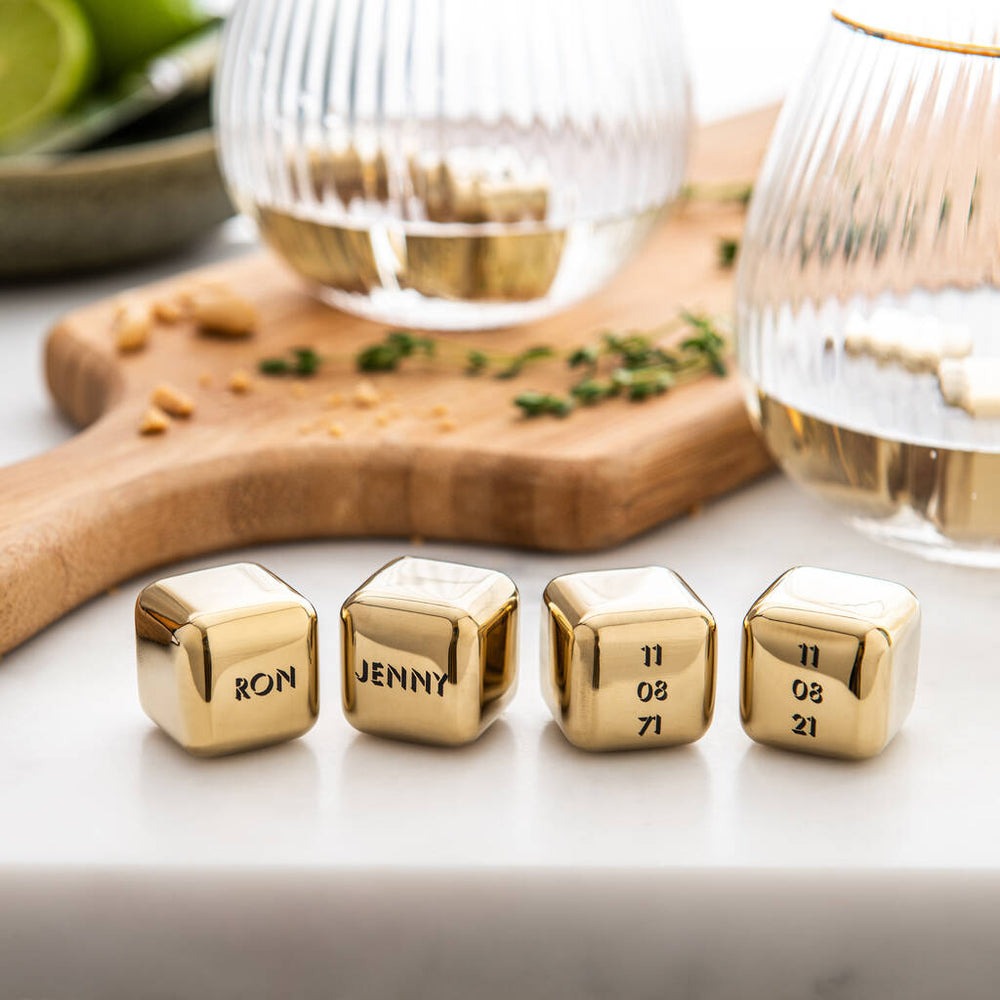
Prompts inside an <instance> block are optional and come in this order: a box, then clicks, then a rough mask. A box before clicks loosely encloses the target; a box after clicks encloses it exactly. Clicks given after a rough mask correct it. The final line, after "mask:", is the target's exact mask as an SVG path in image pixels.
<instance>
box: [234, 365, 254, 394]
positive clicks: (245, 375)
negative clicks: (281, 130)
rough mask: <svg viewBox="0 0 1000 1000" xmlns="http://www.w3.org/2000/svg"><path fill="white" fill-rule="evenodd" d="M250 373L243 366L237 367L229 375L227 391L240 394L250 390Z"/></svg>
mask: <svg viewBox="0 0 1000 1000" xmlns="http://www.w3.org/2000/svg"><path fill="white" fill-rule="evenodd" d="M251 384H252V383H251V381H250V373H249V372H248V371H246V369H244V368H237V369H236V371H234V372H233V373H232V375H230V376H229V391H230V392H235V393H239V394H242V393H244V392H249V391H250V386H251Z"/></svg>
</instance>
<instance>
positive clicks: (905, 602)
mask: <svg viewBox="0 0 1000 1000" xmlns="http://www.w3.org/2000/svg"><path fill="white" fill-rule="evenodd" d="M919 643H920V607H919V605H918V603H917V599H916V598H915V597H914V596H913V594H912V592H911V591H909V590H908V589H907V588H906V587H903V586H901V585H900V584H898V583H889V582H888V581H886V580H876V579H874V578H872V577H867V576H856V575H854V574H853V573H837V572H834V571H833V570H825V569H811V568H809V567H799V568H797V569H791V570H789V571H788V572H787V573H785V574H784V576H781V577H779V578H778V580H777V581H775V583H773V584H772V585H771V586H770V587H769V588H768V589H767V590H766V591H765V592H764V593H763V594H762V595H761V597H760V598H758V600H757V601H756V603H755V604H754V606H753V607H752V608H751V609H750V610H749V612H747V616H746V618H745V619H744V622H743V684H742V692H741V697H740V714H741V716H742V719H743V728H744V729H745V730H746V731H747V734H748V735H749V736H750V737H751V738H752V739H755V740H757V741H758V742H759V743H767V744H769V745H771V746H776V747H784V748H785V749H788V750H802V751H806V752H807V753H817V754H826V755H829V756H835V757H873V756H875V754H878V753H881V751H882V750H883V749H884V748H885V746H886V745H887V744H888V743H889V741H890V740H891V739H892V738H893V736H895V735H896V733H897V732H898V731H899V727H900V726H901V725H902V724H903V721H904V720H905V719H906V716H907V715H908V714H909V711H910V707H911V705H912V704H913V695H914V692H915V690H916V683H917V655H918V648H919Z"/></svg>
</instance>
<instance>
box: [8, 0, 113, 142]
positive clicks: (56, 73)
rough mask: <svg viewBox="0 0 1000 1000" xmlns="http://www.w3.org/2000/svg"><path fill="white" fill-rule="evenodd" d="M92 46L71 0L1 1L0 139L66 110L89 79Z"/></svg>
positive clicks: (92, 57)
mask: <svg viewBox="0 0 1000 1000" xmlns="http://www.w3.org/2000/svg"><path fill="white" fill-rule="evenodd" d="M95 51H96V50H95V46H94V38H93V35H92V34H91V32H90V27H89V26H88V24H87V20H86V18H85V17H84V15H83V13H82V12H81V11H80V8H79V7H78V6H77V5H76V3H75V2H74V0H0V143H2V142H3V141H4V140H6V139H9V138H11V137H12V136H14V135H17V134H19V133H22V132H27V131H29V130H30V129H32V128H33V127H34V126H36V125H38V124H40V123H41V122H43V121H44V120H45V119H46V118H50V117H52V116H53V115H57V114H59V113H60V112H62V111H65V110H66V108H68V107H69V106H70V105H71V104H72V103H73V102H74V101H75V100H76V99H77V98H78V97H79V96H80V95H81V94H82V93H83V92H84V91H85V90H86V89H87V86H88V85H89V84H90V82H91V80H92V79H93V75H94V69H95Z"/></svg>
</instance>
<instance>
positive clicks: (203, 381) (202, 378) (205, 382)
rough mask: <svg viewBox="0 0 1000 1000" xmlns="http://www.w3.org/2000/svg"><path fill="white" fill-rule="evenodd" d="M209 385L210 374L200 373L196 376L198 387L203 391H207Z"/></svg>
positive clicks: (210, 382) (210, 380) (210, 381)
mask: <svg viewBox="0 0 1000 1000" xmlns="http://www.w3.org/2000/svg"><path fill="white" fill-rule="evenodd" d="M211 384H212V373H211V372H202V373H201V374H200V375H199V376H198V385H200V386H201V387H202V388H203V389H207V388H208V387H209V386H210V385H211Z"/></svg>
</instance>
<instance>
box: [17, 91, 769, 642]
mask: <svg viewBox="0 0 1000 1000" xmlns="http://www.w3.org/2000/svg"><path fill="white" fill-rule="evenodd" d="M773 121H774V112H773V111H771V110H768V111H763V112H759V113H755V114H753V115H750V116H746V117H743V118H740V119H735V120H732V121H730V122H726V123H721V124H719V125H714V126H711V127H709V128H705V129H702V130H701V131H700V132H699V133H698V135H697V138H696V148H695V153H694V158H693V162H692V170H691V176H692V178H693V179H694V180H695V181H699V182H701V181H704V182H724V181H727V180H734V181H738V180H746V179H748V178H750V177H752V176H754V174H755V172H756V169H757V166H758V164H759V161H760V157H761V155H762V153H763V149H764V146H765V144H766V140H767V137H768V135H769V133H770V129H771V126H772V125H773ZM741 226H742V211H741V210H740V209H739V208H738V207H737V206H734V205H732V204H719V203H710V202H701V201H692V202H689V203H686V204H684V205H682V206H681V207H679V208H677V209H676V210H675V211H674V213H673V214H672V216H671V217H670V219H669V220H668V221H667V222H666V223H665V224H664V225H663V226H662V227H661V228H660V229H659V230H658V231H657V232H656V233H655V234H654V235H653V237H652V238H651V240H650V242H649V244H648V245H647V246H646V247H645V248H644V249H643V251H642V252H641V253H640V254H639V256H638V257H637V258H636V259H634V260H633V261H632V262H631V263H630V264H629V265H628V266H627V267H626V268H625V269H624V270H623V271H622V273H621V274H620V275H619V276H618V277H617V278H616V279H615V280H614V281H613V282H612V283H611V284H610V285H609V286H608V287H607V288H606V289H605V290H604V291H603V292H601V293H600V294H598V295H597V296H595V297H593V298H591V299H589V300H587V301H585V302H583V303H581V304H580V305H578V306H576V307H575V308H573V309H571V310H570V311H568V312H566V313H563V314H561V315H559V316H556V317H554V318H551V319H548V320H545V321H542V322H539V323H534V324H531V325H530V326H527V327H523V328H519V329H516V330H511V331H498V332H493V333H475V334H451V335H449V336H451V337H452V338H454V339H456V340H459V341H460V342H461V343H463V344H464V345H467V346H469V347H472V346H476V347H479V346H484V347H491V346H496V345H500V344H501V343H502V344H503V345H504V346H505V347H506V346H508V345H509V346H510V347H512V348H516V347H518V346H527V345H530V344H537V343H551V344H562V345H566V346H570V345H575V344H579V343H583V342H585V341H587V340H588V339H590V338H591V337H593V336H594V335H595V334H597V333H599V332H600V331H601V330H603V329H606V328H612V327H613V328H616V329H622V328H629V327H631V328H648V327H653V326H657V325H658V324H660V323H662V322H663V321H664V320H665V319H667V318H669V317H671V316H672V315H674V314H675V313H676V311H677V309H678V307H687V308H692V309H699V310H705V311H708V312H712V313H727V312H728V311H729V310H730V309H731V304H732V281H733V273H732V271H725V270H722V269H720V268H719V267H718V266H717V263H716V245H717V240H718V238H719V237H720V236H736V235H738V234H739V232H740V229H741ZM194 276H195V277H207V278H210V279H219V280H222V281H225V282H227V283H229V284H230V285H232V286H233V287H234V288H235V289H237V290H238V291H239V292H240V293H242V294H243V295H245V296H247V297H249V298H251V299H252V300H253V301H254V302H255V303H256V304H257V306H258V307H259V310H260V314H261V323H260V328H259V330H258V332H257V333H256V334H255V335H254V336H253V337H252V338H250V339H248V340H246V341H238V342H237V341H223V340H219V339H214V338H210V337H206V336H203V335H199V334H198V333H197V332H196V331H195V330H194V329H193V328H192V327H191V325H189V324H186V323H179V324H176V325H174V326H162V327H157V328H156V329H155V330H154V331H153V334H152V337H151V339H150V342H149V344H148V346H147V347H146V348H145V349H144V350H142V351H140V352H138V353H136V354H134V355H120V354H118V353H116V351H115V349H114V345H113V341H112V337H111V334H110V328H111V325H112V320H113V316H114V313H115V308H116V306H115V303H114V302H111V301H105V302H98V303H96V304H94V305H92V306H89V307H87V308H84V309H81V310H79V311H77V312H74V313H72V314H70V315H68V316H66V317H65V318H64V319H63V320H62V321H61V322H60V323H59V324H58V325H57V326H56V328H55V329H54V330H52V332H51V334H50V336H49V339H48V342H47V347H46V370H47V374H48V380H49V385H50V388H51V391H52V394H53V396H54V398H55V400H56V402H57V403H58V404H59V406H60V407H61V408H62V409H63V410H64V411H65V413H66V414H68V415H69V417H70V418H71V419H72V420H73V421H74V422H75V423H76V424H77V425H79V426H80V427H85V428H86V430H85V431H83V432H82V433H81V434H79V435H77V436H76V437H75V438H73V439H72V440H70V441H69V442H67V443H66V444H64V445H62V446H61V447H59V448H57V449H55V450H54V451H52V452H50V453H48V454H46V455H42V456H40V457H38V458H35V459H31V460H29V461H26V462H22V463H20V464H18V465H15V466H11V467H9V468H7V469H3V470H0V652H2V651H4V650H7V649H10V648H12V647H14V646H16V645H17V644H18V643H20V642H22V641H24V640H25V639H26V638H28V637H29V636H31V635H32V634H34V633H35V632H36V631H38V630H39V629H40V628H42V627H44V626H45V625H46V624H48V623H49V622H51V621H52V620H54V619H55V618H57V617H58V616H59V615H61V614H63V613H65V612H66V611H68V610H69V609H71V608H73V607H75V606H76V605H77V604H79V603H81V602H82V601H84V600H86V599H87V598H88V597H91V596H93V595H94V594H96V593H99V592H100V591H102V590H104V589H106V588H108V587H110V586H112V585H114V584H116V583H118V582H120V581H122V580H124V579H127V578H129V577H131V576H133V575H135V574H136V573H139V572H142V571H146V570H149V569H150V568H152V567H155V566H161V565H165V564H167V563H170V562H173V561H176V560H179V559H183V558H187V557H191V556H195V555H198V554H201V553H205V552H210V551H214V550H220V549H226V548H230V547H234V546H240V545H248V544H253V543H258V542H264V541H274V540H281V539H293V538H304V537H320V536H358V535H372V536H412V535H420V536H423V537H426V538H449V539H464V540H469V541H478V542H488V543H494V544H500V545H513V546H526V547H532V548H542V549H549V550H584V549H597V548H602V547H606V546H611V545H614V544H616V543H619V542H621V541H623V540H625V539H627V538H629V537H631V536H633V535H636V534H637V533H639V532H642V531H644V530H646V529H648V528H650V527H651V526H653V525H655V524H657V523H658V522H660V521H662V520H664V519H666V518H670V517H674V516H676V515H678V514H681V513H684V512H686V511H688V510H690V509H691V508H692V507H693V506H695V505H696V504H698V503H700V502H701V501H703V500H705V499H707V498H710V497H714V496H717V495H719V494H721V493H724V492H725V491H727V490H731V489H733V488H734V487H736V486H739V485H740V484H742V483H745V482H747V481H748V480H750V479H752V478H753V477H755V476H757V475H759V474H760V473H761V472H763V471H764V470H765V469H767V468H768V467H769V460H768V458H767V456H766V454H765V452H764V451H763V449H762V447H761V445H760V444H759V443H758V442H757V440H756V438H755V436H754V434H753V432H752V430H751V427H750V424H749V422H748V420H747V418H746V416H745V414H744V409H743V405H742V401H741V393H740V389H739V385H738V380H737V377H736V376H735V375H730V376H729V377H727V378H725V379H717V378H705V379H703V380H702V381H700V382H697V383H695V384H692V385H689V386H683V387H680V388H678V389H676V390H675V391H673V392H671V393H669V394H668V395H666V396H663V397H660V398H657V399H653V400H650V401H647V402H643V403H629V402H627V401H625V400H613V401H610V402H608V403H605V404H602V405H600V406H598V407H595V408H593V409H581V410H579V411H577V412H576V413H574V414H573V416H572V417H570V418H569V419H566V420H559V419H556V418H542V419H537V420H526V419H523V418H520V417H519V416H518V414H517V411H516V410H515V408H514V407H513V406H512V405H511V398H512V396H513V395H514V394H515V393H516V392H518V391H521V390H524V389H529V388H532V389H548V388H553V389H555V388H558V389H560V390H561V391H565V388H566V386H567V384H568V381H567V372H566V370H565V368H564V366H562V365H560V364H558V363H552V364H546V365H544V366H542V367H539V368H537V369H532V370H531V371H530V372H529V373H528V374H525V375H522V376H521V377H520V378H518V379H517V380H515V381H513V382H507V381H497V380H493V379H489V378H479V379H470V378H467V377H465V376H463V375H461V374H456V373H448V372H443V371H438V370H434V369H433V368H431V367H428V366H426V365H423V366H422V365H421V364H420V363H416V364H414V365H413V366H411V367H408V368H406V369H404V370H401V371H399V372H394V373H388V374H385V375H379V376H375V377H374V378H373V379H372V381H373V382H374V383H375V384H376V386H377V388H378V390H379V392H380V393H383V394H387V395H391V396H392V400H391V403H389V402H387V403H386V405H384V406H380V407H377V408H374V409H362V408H358V407H355V406H352V405H351V403H350V395H351V393H352V392H353V391H354V389H355V387H356V386H357V384H358V382H359V381H360V376H359V375H358V374H357V373H356V372H355V371H354V370H353V369H352V366H351V364H350V360H349V359H350V358H351V357H352V356H353V355H354V354H355V353H356V352H357V350H358V349H359V347H360V346H363V345H365V344H367V343H370V342H373V341H375V340H378V339H380V338H381V337H382V336H383V335H384V328H382V327H380V326H378V325H375V324H372V323H369V322H366V321H364V320H361V319H356V318H354V317H351V316H347V315H344V314H341V313H338V312H335V311H333V310H331V309H329V308H328V307H326V306H323V305H321V304H319V303H317V302H316V301H315V300H313V299H312V298H311V297H310V296H309V295H308V294H307V293H306V292H305V291H304V290H303V288H302V286H301V285H300V283H299V282H298V281H297V279H296V278H295V277H294V276H293V275H291V274H290V273H289V272H288V271H286V270H285V268H284V267H283V266H282V265H281V264H279V263H278V262H277V261H276V260H275V259H274V258H272V257H270V256H268V255H266V254H254V255H252V256H250V257H248V258H246V259H242V260H239V261H236V262H230V263H227V264H225V265H222V266H218V267H214V268H211V269H209V270H208V271H202V272H199V273H198V274H197V275H194ZM192 277H193V276H192V275H190V274H189V275H180V276H178V277H177V278H175V279H171V280H169V281H167V282H163V283H161V284H159V285H156V286H149V287H146V288H142V289H136V290H135V291H134V293H133V295H134V297H137V298H146V297H148V298H149V299H150V300H155V299H158V298H161V297H163V296H165V295H169V294H172V293H174V292H176V291H177V289H178V287H180V286H181V285H184V284H190V282H191V279H192ZM300 344H312V345H314V346H315V347H316V348H317V349H318V350H319V351H321V353H323V354H324V355H330V356H334V357H343V359H344V360H343V362H342V363H339V362H338V363H332V364H328V365H326V366H324V368H323V371H322V373H321V374H320V375H318V376H316V377H315V378H313V379H310V380H302V382H301V388H298V389H296V388H294V383H293V382H292V381H291V380H286V379H265V378H263V377H255V379H254V384H253V387H252V389H251V391H250V392H248V393H246V394H245V395H236V394H233V393H231V392H229V391H228V390H227V388H226V381H227V379H228V377H229V375H230V373H231V372H232V371H234V370H235V369H238V368H246V369H248V370H251V371H253V370H254V369H255V367H256V362H257V360H258V359H259V358H260V357H262V356H264V355H271V354H276V353H280V352H281V351H283V350H284V349H286V348H288V347H291V346H294V345H300ZM206 373H210V374H211V384H210V385H207V386H205V385H200V384H199V379H200V378H201V377H202V376H204V375H205V374H206ZM164 380H166V381H169V382H171V383H173V384H175V385H177V386H178V387H180V388H182V389H184V390H186V391H187V392H189V393H190V394H191V395H192V396H193V397H194V399H195V402H196V405H197V409H196V412H195V413H194V415H192V416H191V417H190V418H189V419H187V420H175V421H173V423H172V426H171V428H170V430H169V431H168V432H167V433H165V434H163V435H161V436H158V437H140V436H139V435H138V434H137V432H136V427H137V425H138V422H139V420H140V417H141V415H142V413H143V412H144V410H145V409H146V408H147V405H148V400H149V395H150V392H151V390H152V388H153V387H154V386H155V385H156V384H158V383H160V382H162V381H164ZM334 391H340V392H342V393H343V394H344V395H345V396H346V397H348V402H347V403H346V404H345V405H344V406H341V407H339V408H337V409H329V408H327V403H326V402H325V401H326V400H327V397H329V395H330V394H331V393H332V392H334ZM438 404H446V405H447V406H448V410H449V413H448V419H449V420H451V421H453V422H454V424H455V425H456V426H455V428H454V429H451V430H443V429H441V427H440V424H441V420H440V418H433V417H431V416H430V413H431V411H432V409H433V408H434V407H435V406H437V405H438ZM389 406H391V407H393V408H394V409H393V412H397V411H398V412H399V414H400V416H399V417H398V418H396V419H392V420H390V421H388V422H387V423H386V425H385V426H381V425H380V423H379V415H380V414H382V415H383V416H382V419H383V421H384V420H385V419H386V418H385V414H386V413H387V410H388V407H389ZM331 422H337V423H338V424H340V425H341V427H342V428H343V436H342V437H334V436H332V435H331V434H330V433H329V430H328V425H329V424H330V423H331Z"/></svg>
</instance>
